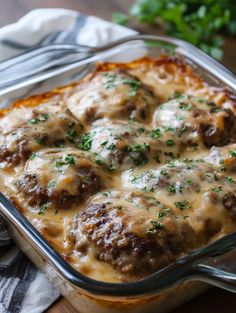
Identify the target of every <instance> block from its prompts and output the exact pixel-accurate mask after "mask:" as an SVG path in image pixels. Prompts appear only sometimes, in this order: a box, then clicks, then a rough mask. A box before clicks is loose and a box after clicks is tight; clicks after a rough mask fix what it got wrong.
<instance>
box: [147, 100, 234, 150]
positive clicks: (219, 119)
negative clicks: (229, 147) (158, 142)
mask: <svg viewBox="0 0 236 313" xmlns="http://www.w3.org/2000/svg"><path fill="white" fill-rule="evenodd" d="M153 126H154V127H161V126H162V127H171V128H173V130H174V131H175V135H176V136H177V137H178V138H180V139H181V141H182V143H183V144H186V145H193V146H197V145H198V144H199V143H203V144H204V145H205V146H206V147H208V148H209V147H212V146H223V145H226V144H228V143H230V142H234V141H235V139H236V118H235V116H234V114H233V112H232V111H231V110H230V109H224V108H220V107H217V106H216V105H215V104H214V103H213V102H209V101H207V100H205V99H200V98H195V97H191V96H187V95H185V96H184V95H183V96H180V97H179V98H176V99H173V100H171V101H169V102H166V103H164V104H162V105H161V106H160V107H159V108H158V109H157V110H156V112H155V114H154V118H153Z"/></svg>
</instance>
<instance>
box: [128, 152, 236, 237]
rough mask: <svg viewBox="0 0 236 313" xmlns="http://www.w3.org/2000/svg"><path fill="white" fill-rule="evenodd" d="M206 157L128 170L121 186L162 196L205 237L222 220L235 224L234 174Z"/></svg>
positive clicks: (213, 232)
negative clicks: (151, 167) (208, 160)
mask: <svg viewBox="0 0 236 313" xmlns="http://www.w3.org/2000/svg"><path fill="white" fill-rule="evenodd" d="M207 159H208V157H206V158H205V159H195V160H193V159H184V160H177V161H174V162H169V163H167V164H166V165H164V166H161V167H159V168H158V169H149V168H147V169H146V170H143V169H134V170H129V171H126V172H123V174H122V182H123V186H124V188H129V189H130V188H134V189H139V190H140V191H143V192H146V193H147V194H152V195H154V196H155V197H158V199H164V200H165V204H166V205H167V206H168V207H170V208H172V210H173V211H174V212H175V213H176V214H177V215H178V216H179V215H180V214H181V215H182V216H186V217H187V218H190V220H191V224H192V226H193V227H194V229H195V231H197V232H198V233H199V234H203V235H201V236H202V238H203V239H204V238H207V240H208V239H210V237H209V236H213V235H216V233H217V232H220V231H221V228H222V227H223V226H222V225H224V223H225V224H226V225H230V227H232V228H231V229H233V228H234V227H235V225H233V224H232V223H234V222H236V217H235V216H236V200H235V199H236V196H235V186H236V176H235V172H229V171H225V170H222V166H221V164H212V163H208V162H207ZM225 219H226V220H227V222H226V221H225ZM206 232H207V233H206Z"/></svg>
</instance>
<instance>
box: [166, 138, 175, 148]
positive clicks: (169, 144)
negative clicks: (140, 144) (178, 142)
mask: <svg viewBox="0 0 236 313" xmlns="http://www.w3.org/2000/svg"><path fill="white" fill-rule="evenodd" d="M166 145H167V146H168V147H172V146H174V145H175V142H174V140H173V139H168V140H167V141H166Z"/></svg>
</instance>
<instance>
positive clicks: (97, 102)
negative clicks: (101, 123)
mask: <svg viewBox="0 0 236 313" xmlns="http://www.w3.org/2000/svg"><path fill="white" fill-rule="evenodd" d="M67 103H68V108H69V109H70V110H71V112H72V113H73V114H74V115H75V116H76V117H77V118H78V119H79V120H81V121H82V123H84V124H86V123H91V122H93V121H95V120H97V119H101V118H104V117H107V118H111V119H113V118H122V119H123V118H124V119H128V118H131V119H135V120H137V121H141V122H143V123H148V122H149V121H150V119H151V115H152V113H153V110H154V109H155V108H156V106H157V105H158V100H157V98H156V97H155V96H154V94H153V93H152V92H151V91H150V90H149V89H148V87H147V86H145V85H144V84H143V83H142V82H141V81H140V80H139V79H138V78H136V77H134V76H132V75H129V74H128V73H126V72H125V71H121V70H113V71H107V72H95V73H94V74H93V75H90V76H89V77H88V78H87V80H85V81H84V82H83V83H82V84H80V85H79V86H78V87H77V88H76V89H74V90H73V94H72V95H70V97H69V98H68V100H67Z"/></svg>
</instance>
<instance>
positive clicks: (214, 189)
mask: <svg viewBox="0 0 236 313" xmlns="http://www.w3.org/2000/svg"><path fill="white" fill-rule="evenodd" d="M211 190H212V191H213V192H221V191H222V187H221V186H219V187H214V188H211Z"/></svg>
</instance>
